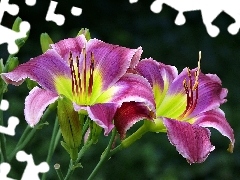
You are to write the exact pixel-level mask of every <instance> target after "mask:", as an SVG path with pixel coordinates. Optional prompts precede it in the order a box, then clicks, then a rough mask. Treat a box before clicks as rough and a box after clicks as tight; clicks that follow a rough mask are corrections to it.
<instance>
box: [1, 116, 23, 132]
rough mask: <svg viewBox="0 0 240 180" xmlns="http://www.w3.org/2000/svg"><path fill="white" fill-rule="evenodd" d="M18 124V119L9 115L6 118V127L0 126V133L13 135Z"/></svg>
mask: <svg viewBox="0 0 240 180" xmlns="http://www.w3.org/2000/svg"><path fill="white" fill-rule="evenodd" d="M18 124H19V119H18V118H17V117H14V116H11V117H10V118H9V119H8V127H3V126H0V133H2V134H7V135H9V136H14V135H15V128H16V126H17V125H18Z"/></svg>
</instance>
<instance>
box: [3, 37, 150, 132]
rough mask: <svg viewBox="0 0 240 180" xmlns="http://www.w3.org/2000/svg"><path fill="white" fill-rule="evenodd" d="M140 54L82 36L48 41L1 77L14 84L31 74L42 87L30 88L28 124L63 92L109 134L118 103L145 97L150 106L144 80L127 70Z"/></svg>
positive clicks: (138, 100)
mask: <svg viewBox="0 0 240 180" xmlns="http://www.w3.org/2000/svg"><path fill="white" fill-rule="evenodd" d="M141 53H142V50H141V48H138V49H129V48H125V47H121V46H117V45H112V44H108V43H104V42H102V41H100V40H97V39H90V40H89V41H87V40H86V38H85V36H84V35H80V36H77V37H76V38H69V39H65V40H61V41H59V42H58V43H55V44H52V45H51V49H49V50H47V51H46V52H45V53H44V54H42V55H40V56H38V57H35V58H32V59H31V60H30V61H28V62H26V63H24V64H21V65H19V66H18V67H17V68H16V69H14V70H13V71H12V72H9V73H2V74H1V76H2V78H3V79H4V81H5V82H6V83H10V84H13V85H20V84H21V83H22V82H23V81H24V79H26V78H30V79H32V80H34V81H36V82H37V83H38V84H39V85H40V86H41V88H39V87H35V88H33V89H32V90H31V91H30V93H29V95H28V96H27V97H26V100H25V110H24V112H25V118H26V121H27V123H28V124H29V125H30V126H34V125H35V124H37V123H38V122H39V120H40V117H41V116H42V114H43V111H44V110H45V109H46V107H47V106H48V105H49V104H51V103H53V102H55V101H56V100H57V99H58V97H59V96H60V95H64V96H65V97H66V98H68V99H69V100H71V101H72V102H73V105H74V109H75V110H76V111H78V112H79V113H85V114H86V113H87V114H88V115H89V117H90V118H91V119H92V120H93V121H95V122H96V123H97V124H98V125H99V126H100V127H102V128H104V130H105V135H107V134H108V133H109V132H110V131H111V130H112V128H113V127H114V125H113V123H112V120H113V116H114V113H115V111H116V109H117V108H118V107H119V106H120V105H121V104H122V102H125V101H126V102H128V101H137V102H145V103H147V104H148V105H149V106H151V107H152V108H154V105H153V104H154V98H153V96H152V95H151V93H150V92H151V87H150V85H149V83H148V82H147V80H146V79H145V78H143V77H141V76H140V75H136V74H131V73H126V72H127V69H128V68H134V67H135V66H136V64H137V63H138V62H139V58H140V55H141Z"/></svg>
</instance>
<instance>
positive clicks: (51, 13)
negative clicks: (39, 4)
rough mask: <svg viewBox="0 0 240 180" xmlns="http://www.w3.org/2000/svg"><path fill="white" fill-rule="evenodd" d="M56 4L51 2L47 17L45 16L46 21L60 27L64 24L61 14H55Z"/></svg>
mask: <svg viewBox="0 0 240 180" xmlns="http://www.w3.org/2000/svg"><path fill="white" fill-rule="evenodd" d="M57 4H58V2H56V1H51V2H50V5H49V8H48V11H47V15H46V21H53V22H55V23H56V24H57V25H58V26H62V25H63V24H64V22H65V17H64V16H63V15H62V14H55V9H56V7H57Z"/></svg>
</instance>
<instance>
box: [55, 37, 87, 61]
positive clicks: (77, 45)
mask: <svg viewBox="0 0 240 180" xmlns="http://www.w3.org/2000/svg"><path fill="white" fill-rule="evenodd" d="M86 43H87V40H86V38H85V36H84V35H80V36H77V37H75V38H68V39H64V40H61V41H59V42H57V43H55V44H52V45H51V47H52V48H53V49H54V50H55V51H56V52H57V53H58V54H59V55H60V56H61V57H62V59H63V60H64V61H66V62H68V59H69V55H70V52H71V53H72V55H73V57H74V58H75V57H76V56H80V54H81V52H82V49H83V48H84V47H85V46H86Z"/></svg>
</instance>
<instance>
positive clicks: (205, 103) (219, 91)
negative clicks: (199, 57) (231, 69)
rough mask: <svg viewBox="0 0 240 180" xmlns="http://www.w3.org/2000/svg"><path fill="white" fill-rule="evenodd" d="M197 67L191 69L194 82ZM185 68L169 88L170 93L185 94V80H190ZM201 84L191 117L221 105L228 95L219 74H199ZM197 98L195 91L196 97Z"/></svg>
mask: <svg viewBox="0 0 240 180" xmlns="http://www.w3.org/2000/svg"><path fill="white" fill-rule="evenodd" d="M196 70H197V69H193V70H191V77H192V82H193V84H194V81H195V76H194V73H195V72H196ZM187 72H188V71H187V68H185V69H184V70H183V71H182V72H181V73H180V74H179V76H178V77H177V78H176V79H175V80H174V81H173V83H172V84H171V86H170V88H169V92H168V94H170V95H173V94H176V93H182V94H185V91H184V88H183V81H184V79H186V82H188V80H189V77H188V73H187ZM198 82H199V85H198V99H197V105H196V107H195V109H194V110H193V112H192V113H191V114H190V115H189V116H188V117H187V118H191V117H194V116H196V115H198V114H199V113H201V112H205V111H209V110H212V109H215V108H217V107H219V106H220V104H222V103H224V102H226V99H225V97H226V96H227V89H225V88H222V84H221V80H220V79H219V77H218V76H217V75H214V74H207V75H205V74H203V73H201V72H200V74H199V80H198ZM193 99H195V93H194V98H193Z"/></svg>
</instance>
